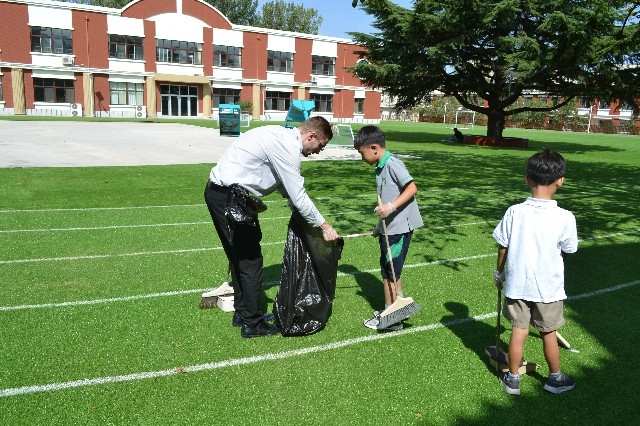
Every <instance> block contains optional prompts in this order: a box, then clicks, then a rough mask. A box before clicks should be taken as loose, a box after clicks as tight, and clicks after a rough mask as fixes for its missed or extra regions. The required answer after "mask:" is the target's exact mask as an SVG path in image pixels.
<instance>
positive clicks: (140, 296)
mask: <svg viewBox="0 0 640 426" xmlns="http://www.w3.org/2000/svg"><path fill="white" fill-rule="evenodd" d="M490 256H495V253H490V254H478V255H475V256H466V257H457V258H452V259H440V260H434V261H431V262H421V263H410V264H406V265H404V269H412V268H422V267H426V266H435V265H442V264H446V263H454V262H464V261H467V260H476V259H483V258H485V257H490ZM379 271H380V268H372V269H365V270H362V271H354V272H338V277H348V276H356V275H361V274H370V273H374V272H379ZM278 283H279V282H278V281H271V282H268V283H265V284H266V285H270V284H278ZM207 290H211V288H208V289H204V288H194V289H189V290H175V291H166V292H161V293H150V294H138V295H133V296H121V297H111V298H105V299H90V300H74V301H69V302H59V303H42V304H37V305H14V306H0V312H8V311H20V310H25V309H43V308H65V307H70V306H83V305H99V304H103V303H114V302H128V301H133V300H140V299H153V298H157V297H168V296H182V295H186V294H193V293H202V292H204V291H207Z"/></svg>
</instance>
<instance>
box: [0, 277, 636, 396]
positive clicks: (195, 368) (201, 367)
mask: <svg viewBox="0 0 640 426" xmlns="http://www.w3.org/2000/svg"><path fill="white" fill-rule="evenodd" d="M638 284H640V280H636V281H631V282H628V283H624V284H619V285H616V286H612V287H609V288H603V289H600V290H597V291H594V292H590V293H583V294H578V295H576V296H571V297H569V300H576V299H585V298H588V297H594V296H596V295H601V294H605V293H611V292H614V291H618V290H621V289H625V288H629V287H632V286H636V285H638ZM495 316H496V312H488V313H485V314H481V315H475V316H473V317H466V318H458V319H454V320H450V321H445V322H436V323H432V324H427V325H418V326H414V327H411V328H407V329H404V330H400V331H396V332H389V333H382V334H370V335H366V336H360V337H354V338H351V339H345V340H339V341H337V342H332V343H327V344H324V345H317V346H310V347H306V348H300V349H293V350H289V351H283V352H271V353H266V354H263V355H256V356H250V357H243V358H232V359H228V360H224V361H217V362H208V363H205V364H195V365H188V366H184V367H174V368H170V369H166V370H157V371H145V372H141V373H132V374H123V375H119V376H104V377H95V378H93V379H81V380H72V381H68V382H59V383H49V384H46V385H33V386H21V387H17V388H5V389H0V398H6V397H10V396H17V395H29V394H34V393H43V392H55V391H59V390H64V389H73V388H80V387H85V386H97V385H104V384H110V383H122V382H133V381H138V380H146V379H153V378H159V377H168V376H176V375H178V374H185V373H196V372H200V371H211V370H220V369H223V368H228V367H234V366H240V365H250V364H257V363H261V362H266V361H276V360H282V359H288V358H294V357H299V356H303V355H308V354H312V353H320V352H327V351H332V350H336V349H341V348H346V347H349V346H355V345H358V344H361V343H368V342H374V341H378V340H382V339H390V338H395V337H400V336H405V335H409V334H415V333H422V332H427V331H433V330H437V329H441V328H445V327H450V326H454V325H461V324H466V323H469V322H473V321H484V320H486V319H489V318H493V317H495Z"/></svg>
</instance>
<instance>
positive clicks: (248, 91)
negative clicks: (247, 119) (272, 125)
mask: <svg viewBox="0 0 640 426" xmlns="http://www.w3.org/2000/svg"><path fill="white" fill-rule="evenodd" d="M240 101H241V102H243V101H244V102H253V85H252V84H243V85H242V89H240Z"/></svg>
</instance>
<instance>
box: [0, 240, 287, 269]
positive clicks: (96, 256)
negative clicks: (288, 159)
mask: <svg viewBox="0 0 640 426" xmlns="http://www.w3.org/2000/svg"><path fill="white" fill-rule="evenodd" d="M278 244H284V241H273V242H270V243H262V244H261V245H262V246H263V247H264V246H275V245H278ZM222 249H223V247H222V246H217V247H202V248H194V249H180V250H159V251H139V252H133V253H119V254H94V255H87V256H67V257H41V258H32V259H13V260H0V265H7V264H13V263H35V262H61V261H65V260H91V259H107V258H112V257H133V256H155V255H162V254H184V253H195V252H200V251H213V250H222Z"/></svg>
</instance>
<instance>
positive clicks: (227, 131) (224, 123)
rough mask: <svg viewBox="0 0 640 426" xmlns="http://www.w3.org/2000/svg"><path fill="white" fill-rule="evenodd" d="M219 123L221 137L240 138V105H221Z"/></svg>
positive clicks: (219, 107)
mask: <svg viewBox="0 0 640 426" xmlns="http://www.w3.org/2000/svg"><path fill="white" fill-rule="evenodd" d="M218 123H219V127H220V135H221V136H240V105H234V104H220V106H218Z"/></svg>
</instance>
